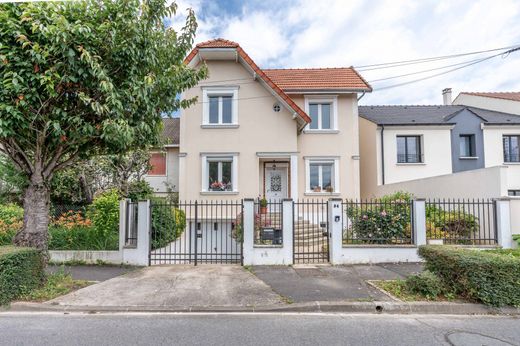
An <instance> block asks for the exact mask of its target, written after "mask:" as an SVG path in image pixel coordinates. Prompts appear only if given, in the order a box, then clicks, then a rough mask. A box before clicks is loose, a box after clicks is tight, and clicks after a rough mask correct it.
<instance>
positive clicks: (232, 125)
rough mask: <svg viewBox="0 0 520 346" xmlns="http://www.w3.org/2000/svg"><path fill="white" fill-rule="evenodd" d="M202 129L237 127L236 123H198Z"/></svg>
mask: <svg viewBox="0 0 520 346" xmlns="http://www.w3.org/2000/svg"><path fill="white" fill-rule="evenodd" d="M200 127H201V128H203V129H238V127H239V125H238V124H221V125H220V124H219V125H211V124H203V125H200Z"/></svg>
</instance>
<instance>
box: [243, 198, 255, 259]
mask: <svg viewBox="0 0 520 346" xmlns="http://www.w3.org/2000/svg"><path fill="white" fill-rule="evenodd" d="M243 210H244V211H243V213H244V215H243V220H244V221H243V224H242V234H243V238H244V239H243V244H242V251H243V254H242V256H243V258H244V265H252V264H254V263H253V262H254V260H253V258H254V233H255V200H254V199H252V198H248V199H244V209H243Z"/></svg>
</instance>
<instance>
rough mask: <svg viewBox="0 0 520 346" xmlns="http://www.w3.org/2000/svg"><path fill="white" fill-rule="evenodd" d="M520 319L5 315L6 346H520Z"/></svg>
mask: <svg viewBox="0 0 520 346" xmlns="http://www.w3.org/2000/svg"><path fill="white" fill-rule="evenodd" d="M519 326H520V319H518V318H512V317H503V316H480V317H479V316H439V315H435V316H432V315H345V314H105V315H88V314H87V315H85V314H70V315H63V314H56V313H33V314H27V313H25V314H22V313H3V314H0V345H270V346H272V345H378V346H379V345H421V346H426V345H472V346H474V345H489V346H492V345H520V328H519Z"/></svg>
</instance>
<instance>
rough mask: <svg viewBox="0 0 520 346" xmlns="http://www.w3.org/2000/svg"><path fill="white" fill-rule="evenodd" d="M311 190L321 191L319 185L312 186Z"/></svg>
mask: <svg viewBox="0 0 520 346" xmlns="http://www.w3.org/2000/svg"><path fill="white" fill-rule="evenodd" d="M312 192H321V186H314V188H313V189H312Z"/></svg>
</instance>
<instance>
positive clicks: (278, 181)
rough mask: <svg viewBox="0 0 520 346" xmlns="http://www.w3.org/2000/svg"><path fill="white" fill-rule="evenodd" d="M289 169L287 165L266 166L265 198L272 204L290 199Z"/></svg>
mask: <svg viewBox="0 0 520 346" xmlns="http://www.w3.org/2000/svg"><path fill="white" fill-rule="evenodd" d="M287 172H288V167H287V165H286V164H285V165H284V164H274V163H273V164H271V163H270V164H266V166H265V177H264V180H265V182H264V184H265V198H266V199H267V200H268V201H272V202H281V201H282V199H284V198H287V197H288V195H289V194H288V192H289V191H288V188H287V180H288V179H287Z"/></svg>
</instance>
